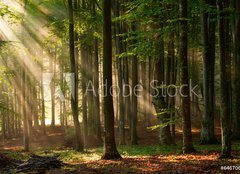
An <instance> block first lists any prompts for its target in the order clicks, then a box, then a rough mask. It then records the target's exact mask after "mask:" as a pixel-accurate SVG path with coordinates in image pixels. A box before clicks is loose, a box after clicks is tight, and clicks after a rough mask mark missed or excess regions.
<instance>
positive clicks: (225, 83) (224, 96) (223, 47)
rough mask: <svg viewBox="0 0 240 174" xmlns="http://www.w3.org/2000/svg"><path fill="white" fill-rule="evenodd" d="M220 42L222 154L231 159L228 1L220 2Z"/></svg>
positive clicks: (223, 156) (219, 0) (221, 0)
mask: <svg viewBox="0 0 240 174" xmlns="http://www.w3.org/2000/svg"><path fill="white" fill-rule="evenodd" d="M218 6H219V12H220V20H219V41H220V72H221V74H220V78H221V83H220V91H221V128H222V154H221V158H229V157H231V102H230V101H231V100H230V97H231V94H230V89H231V56H230V42H229V37H230V36H229V19H226V17H227V15H228V13H227V12H226V9H227V8H228V7H229V2H228V0H218Z"/></svg>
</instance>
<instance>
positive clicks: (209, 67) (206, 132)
mask: <svg viewBox="0 0 240 174" xmlns="http://www.w3.org/2000/svg"><path fill="white" fill-rule="evenodd" d="M205 2H206V4H207V5H208V7H209V8H211V9H213V10H216V0H211V1H205ZM215 28H216V15H214V14H211V13H209V12H208V10H204V12H203V14H202V32H203V91H204V92H203V94H204V97H203V98H204V114H203V121H202V130H201V144H215V143H218V141H217V139H216V137H215V134H214V128H215V127H214V106H215V104H214V103H215V101H214V65H215Z"/></svg>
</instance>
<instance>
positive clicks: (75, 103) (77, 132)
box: [68, 0, 83, 151]
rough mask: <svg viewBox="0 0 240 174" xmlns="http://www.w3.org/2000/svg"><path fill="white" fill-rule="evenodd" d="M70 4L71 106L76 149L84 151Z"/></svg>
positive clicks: (70, 7) (69, 1) (69, 2)
mask: <svg viewBox="0 0 240 174" xmlns="http://www.w3.org/2000/svg"><path fill="white" fill-rule="evenodd" d="M68 6H69V47H70V63H71V73H72V74H73V79H72V84H73V90H72V95H71V108H72V114H73V122H74V128H75V136H76V150H77V151H83V143H82V135H81V129H80V123H79V120H78V70H77V68H76V67H77V66H76V60H75V55H74V49H75V46H74V20H73V3H72V0H68Z"/></svg>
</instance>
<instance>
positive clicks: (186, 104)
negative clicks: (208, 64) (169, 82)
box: [179, 0, 195, 154]
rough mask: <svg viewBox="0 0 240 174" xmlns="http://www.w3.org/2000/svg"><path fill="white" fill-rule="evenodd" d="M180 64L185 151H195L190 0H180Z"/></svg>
mask: <svg viewBox="0 0 240 174" xmlns="http://www.w3.org/2000/svg"><path fill="white" fill-rule="evenodd" d="M180 17H181V19H182V20H181V21H180V50H179V51H180V54H179V57H180V63H181V64H180V65H181V85H186V86H185V87H184V88H182V91H181V92H182V96H181V97H182V98H181V111H182V113H181V114H182V120H183V123H182V125H183V153H186V154H187V153H192V152H195V149H194V147H193V143H192V132H191V116H190V96H189V95H190V92H189V75H188V22H187V17H188V1H187V0H180Z"/></svg>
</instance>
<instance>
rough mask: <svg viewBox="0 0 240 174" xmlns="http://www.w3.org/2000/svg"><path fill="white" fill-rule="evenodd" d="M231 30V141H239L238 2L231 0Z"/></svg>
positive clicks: (239, 63) (239, 49) (239, 41)
mask: <svg viewBox="0 0 240 174" xmlns="http://www.w3.org/2000/svg"><path fill="white" fill-rule="evenodd" d="M232 5H233V8H234V9H235V10H234V19H233V23H232V28H233V94H234V95H233V139H234V140H240V107H239V105H240V90H239V89H240V78H239V77H240V71H239V69H240V16H239V15H240V1H239V0H232Z"/></svg>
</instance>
